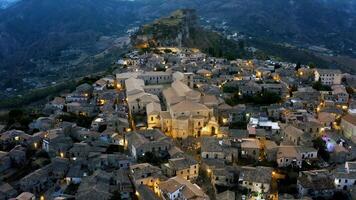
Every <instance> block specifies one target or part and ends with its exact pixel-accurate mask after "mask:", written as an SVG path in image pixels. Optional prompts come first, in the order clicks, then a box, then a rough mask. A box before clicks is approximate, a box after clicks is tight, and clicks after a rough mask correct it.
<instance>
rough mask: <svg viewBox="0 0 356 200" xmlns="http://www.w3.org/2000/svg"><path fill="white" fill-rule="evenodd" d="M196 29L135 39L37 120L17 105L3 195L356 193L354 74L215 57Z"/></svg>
mask: <svg viewBox="0 0 356 200" xmlns="http://www.w3.org/2000/svg"><path fill="white" fill-rule="evenodd" d="M178 14H179V13H178ZM178 16H180V15H178ZM183 18H184V17H183ZM170 20H172V18H171V19H170ZM173 20H175V19H173ZM166 23H167V24H169V25H171V21H170V22H169V23H168V22H167V21H166ZM178 24H179V23H178ZM145 28H147V27H145ZM183 29H184V30H186V29H185V28H184V27H183ZM145 34H147V33H145ZM187 34H188V35H189V34H191V32H190V31H189V30H186V32H184V34H178V35H180V36H179V37H178V38H175V39H173V40H171V39H167V37H165V36H162V37H163V38H164V42H163V43H161V42H160V41H162V40H158V39H157V38H156V37H155V36H154V35H150V36H149V37H144V36H143V35H141V36H138V35H136V36H134V37H136V38H135V39H136V40H135V41H134V42H138V43H136V44H135V45H136V47H137V48H136V49H133V50H132V51H130V52H128V53H126V54H125V55H123V56H121V57H119V58H118V59H117V63H116V66H117V67H116V68H115V69H114V70H113V71H112V72H110V74H105V75H102V76H100V77H98V76H95V77H87V78H84V79H83V80H82V81H80V84H78V85H77V86H76V88H75V89H74V90H73V91H70V92H67V93H62V94H61V95H59V96H57V97H55V98H54V99H50V100H49V101H48V103H47V104H46V105H45V106H44V108H43V110H42V111H41V113H40V114H39V115H38V116H37V117H36V118H35V119H34V120H33V121H30V122H28V126H26V127H24V126H22V125H23V124H26V123H27V121H26V118H25V117H24V116H23V113H21V112H19V111H12V112H10V113H9V116H10V117H11V120H12V121H11V123H10V122H9V124H7V125H4V126H1V127H0V131H1V134H0V175H1V176H0V200H2V199H14V200H33V199H40V200H47V199H51V200H52V199H55V200H64V199H77V200H96V199H103V200H109V199H115V200H117V199H128V200H129V199H139V200H151V199H152V200H156V199H157V200H158V199H164V200H214V199H219V200H235V199H243V200H245V199H289V200H291V199H303V200H308V199H356V186H355V185H356V162H355V160H356V96H355V95H354V92H355V86H356V76H355V75H353V74H347V73H343V72H342V71H340V70H335V69H321V68H318V67H315V66H309V65H301V64H299V63H290V62H283V61H279V60H272V59H269V60H258V59H231V57H229V59H227V58H222V57H213V56H211V55H209V54H208V53H204V51H202V50H199V49H197V48H189V47H183V46H186V45H184V43H186V42H187V41H184V38H185V36H184V35H187ZM137 38H139V39H137ZM188 43H189V42H188ZM223 55H226V54H224V53H222V56H223ZM36 114H38V113H36Z"/></svg>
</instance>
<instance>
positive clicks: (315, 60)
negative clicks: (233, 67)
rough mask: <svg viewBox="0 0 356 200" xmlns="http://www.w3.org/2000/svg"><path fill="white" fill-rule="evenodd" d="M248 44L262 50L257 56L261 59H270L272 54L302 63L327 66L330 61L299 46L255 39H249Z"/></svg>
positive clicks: (281, 58)
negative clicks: (294, 46) (293, 46)
mask: <svg viewBox="0 0 356 200" xmlns="http://www.w3.org/2000/svg"><path fill="white" fill-rule="evenodd" d="M248 44H249V45H251V46H253V47H256V48H257V49H259V50H261V51H259V52H257V53H256V55H255V56H256V57H257V58H259V59H269V58H270V57H271V56H272V57H275V58H277V59H280V60H286V61H290V62H294V63H300V64H305V65H307V64H311V66H313V67H315V66H318V67H322V68H327V67H329V66H330V63H328V62H327V61H325V60H323V59H321V58H319V57H317V56H315V55H313V54H311V53H309V52H307V51H303V50H300V49H297V48H292V47H286V46H283V45H279V44H276V43H273V42H271V41H269V40H263V39H253V40H248Z"/></svg>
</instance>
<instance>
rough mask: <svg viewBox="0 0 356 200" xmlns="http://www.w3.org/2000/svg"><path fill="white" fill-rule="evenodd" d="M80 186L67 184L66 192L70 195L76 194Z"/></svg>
mask: <svg viewBox="0 0 356 200" xmlns="http://www.w3.org/2000/svg"><path fill="white" fill-rule="evenodd" d="M78 188H79V184H73V183H71V184H69V185H68V186H67V188H66V189H65V190H64V192H63V193H64V194H68V195H75V194H76V193H77V191H78Z"/></svg>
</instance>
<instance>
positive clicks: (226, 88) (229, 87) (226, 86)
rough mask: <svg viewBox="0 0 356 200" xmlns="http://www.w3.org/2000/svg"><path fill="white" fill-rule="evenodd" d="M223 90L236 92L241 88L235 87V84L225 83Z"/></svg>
mask: <svg viewBox="0 0 356 200" xmlns="http://www.w3.org/2000/svg"><path fill="white" fill-rule="evenodd" d="M222 90H223V92H225V93H234V92H236V91H239V88H238V87H234V86H228V85H224V86H223V88H222Z"/></svg>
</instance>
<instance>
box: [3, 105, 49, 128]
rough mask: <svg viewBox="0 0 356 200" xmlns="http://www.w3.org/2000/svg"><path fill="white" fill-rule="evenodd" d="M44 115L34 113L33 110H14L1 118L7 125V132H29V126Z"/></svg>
mask: <svg viewBox="0 0 356 200" xmlns="http://www.w3.org/2000/svg"><path fill="white" fill-rule="evenodd" d="M41 116H43V115H41V114H39V113H36V112H32V111H31V110H24V109H13V110H10V111H9V112H8V113H7V115H4V116H3V117H2V118H1V121H3V122H5V123H6V127H5V130H8V129H14V128H16V129H17V130H22V131H25V132H27V131H28V130H29V128H28V125H29V124H30V123H31V122H32V121H33V120H35V119H37V118H38V117H41Z"/></svg>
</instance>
